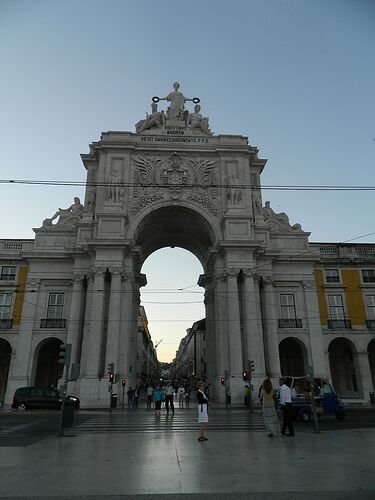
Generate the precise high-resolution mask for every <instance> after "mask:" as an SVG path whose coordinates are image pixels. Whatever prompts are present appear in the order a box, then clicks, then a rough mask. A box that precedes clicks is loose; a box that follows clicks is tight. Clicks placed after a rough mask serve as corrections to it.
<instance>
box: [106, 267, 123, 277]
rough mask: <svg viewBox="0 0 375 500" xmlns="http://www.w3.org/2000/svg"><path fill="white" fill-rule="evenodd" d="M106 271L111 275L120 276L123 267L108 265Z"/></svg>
mask: <svg viewBox="0 0 375 500" xmlns="http://www.w3.org/2000/svg"><path fill="white" fill-rule="evenodd" d="M108 271H109V273H110V274H111V275H112V276H120V277H122V275H123V273H124V269H123V268H122V267H109V268H108Z"/></svg>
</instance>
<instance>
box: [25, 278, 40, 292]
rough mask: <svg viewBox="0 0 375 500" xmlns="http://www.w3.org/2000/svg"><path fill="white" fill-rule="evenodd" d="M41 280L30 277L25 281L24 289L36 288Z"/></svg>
mask: <svg viewBox="0 0 375 500" xmlns="http://www.w3.org/2000/svg"><path fill="white" fill-rule="evenodd" d="M41 281H42V280H41V278H33V277H30V278H29V279H28V280H27V283H26V291H27V292H30V291H31V290H32V289H34V288H36V289H38V288H39V287H40V283H41Z"/></svg>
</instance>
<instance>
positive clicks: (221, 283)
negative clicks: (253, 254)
mask: <svg viewBox="0 0 375 500" xmlns="http://www.w3.org/2000/svg"><path fill="white" fill-rule="evenodd" d="M214 284H215V291H214V297H215V337H216V377H217V380H216V384H215V385H216V391H215V395H216V400H218V401H219V402H220V403H225V387H224V386H223V385H221V384H220V378H221V377H224V376H225V371H227V370H228V371H229V356H228V353H229V342H228V326H227V325H228V322H227V318H228V315H227V311H228V308H227V306H228V304H227V302H228V300H227V284H226V277H225V276H224V275H223V274H219V275H216V276H215V280H214Z"/></svg>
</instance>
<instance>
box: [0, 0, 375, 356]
mask: <svg viewBox="0 0 375 500" xmlns="http://www.w3.org/2000/svg"><path fill="white" fill-rule="evenodd" d="M374 26H375V2H374V1H373V0H309V1H307V0H283V1H280V0H262V1H260V0H259V1H253V0H244V1H240V0H232V1H231V2H228V1H227V0H226V1H221V0H211V1H208V0H206V1H202V0H200V1H196V0H190V1H189V2H181V1H178V0H175V1H173V2H172V1H165V0H160V1H159V2H156V3H155V2H150V1H145V0H137V1H136V2H130V1H128V2H127V1H123V0H119V1H115V0H107V1H106V2H103V1H97V0H79V1H77V0H64V1H57V0H55V1H54V0H33V1H30V0H25V1H21V0H1V1H0V61H1V80H0V81H1V84H0V85H1V92H0V117H1V118H0V151H1V164H0V165H1V167H0V168H1V170H0V177H1V178H2V179H10V178H12V179H53V180H56V179H57V180H62V179H65V180H77V181H84V180H85V170H84V168H83V166H82V164H81V160H80V156H79V155H80V153H86V152H88V144H89V143H90V142H92V141H96V140H98V139H99V137H100V133H101V132H102V131H106V130H134V123H136V122H137V121H138V120H139V119H141V118H143V117H144V115H145V112H146V111H148V109H149V105H150V102H151V97H152V96H153V95H162V94H163V95H166V94H167V93H168V92H169V91H170V90H171V85H172V83H173V82H174V81H175V80H178V81H179V82H180V83H181V90H182V91H183V92H184V93H185V95H189V96H198V97H200V99H201V105H202V112H203V113H204V115H206V116H209V117H210V124H211V129H212V130H213V131H214V132H215V133H216V134H220V133H226V134H241V135H245V136H248V137H249V141H250V144H251V145H255V146H257V147H259V155H260V156H261V157H263V158H268V164H267V166H266V169H265V171H264V174H263V177H262V183H263V184H264V185H301V184H331V185H337V184H340V185H371V186H374V185H375V173H374V168H375V162H374V157H375V140H374V138H375V109H374V108H375V104H374V93H375V91H374V89H375V64H374V54H375V29H374ZM83 193H84V191H83V188H68V187H35V186H19V185H9V184H8V185H0V209H1V215H2V216H1V222H0V238H25V237H26V238H32V237H33V236H34V233H33V231H32V228H33V227H40V226H41V223H42V221H43V219H44V218H46V217H51V216H52V214H53V213H54V212H55V211H56V209H57V208H58V207H60V206H62V207H66V206H69V205H70V204H71V203H72V200H73V196H75V195H78V196H80V197H81V198H83ZM265 200H270V201H271V206H272V207H273V208H274V210H275V211H276V212H286V213H287V214H288V215H289V218H290V221H291V223H292V224H294V223H296V222H299V223H300V224H301V225H302V228H303V229H304V230H306V231H311V238H310V239H311V241H336V242H340V241H347V240H350V239H352V238H356V237H359V236H362V235H364V234H367V233H373V232H374V231H375V222H374V217H373V212H374V210H373V207H374V201H373V200H374V193H373V192H371V191H369V192H344V193H343V192H300V191H296V192H291V191H287V192H280V191H268V190H264V191H263V201H265ZM356 241H359V242H365V241H370V242H374V241H375V234H372V235H370V236H367V237H365V238H360V239H358V240H356ZM166 259H168V260H166ZM167 261H168V266H166V262H167ZM172 262H173V263H175V266H176V267H175V270H174V272H171V273H169V270H171V265H172ZM157 269H163V272H162V273H161V274H160V275H159V276H158V275H157V272H158V271H157ZM182 269H184V272H185V274H183V273H182V271H181V270H182ZM144 271H145V272H147V276H148V281H149V283H150V285H149V288H150V287H152V288H168V287H173V288H183V287H186V286H190V285H193V284H194V283H196V280H197V278H198V275H199V274H200V273H201V272H202V270H201V267H200V265H199V263H198V261H197V260H196V259H195V257H194V256H192V255H190V256H186V252H184V251H180V250H178V249H175V251H172V250H171V249H170V250H169V251H167V250H164V251H161V252H159V253H156V254H154V255H152V256H151V257H150V258H149V259H148V260H147V261H146V263H145V266H144ZM167 275H168V276H169V277H168V276H167ZM146 290H147V289H146ZM192 290H193V291H198V288H197V287H196V288H195V289H192ZM163 296H165V298H164V299H163V300H164V301H167V302H168V301H177V300H181V301H182V299H181V297H178V298H175V296H174V295H166V294H163ZM149 297H152V296H151V294H147V295H146V294H144V295H143V296H142V300H144V301H145V302H146V300H147V301H151V299H150V298H149ZM160 297H161V294H157V295H155V301H158V300H159V301H160ZM186 297H188V298H187V299H186V300H189V301H194V300H196V298H197V297H201V296H200V295H199V294H191V295H190V294H189V295H187V294H186ZM146 298H147V299H146ZM154 306H156V309H155V308H154ZM145 307H146V311H147V313H148V316H149V319H150V323H151V324H150V328H151V331H152V333H153V336H154V338H156V340H160V339H161V338H163V342H162V343H161V344H160V347H159V348H158V350H159V352H160V354H161V358H162V359H168V358H171V357H173V355H174V352H175V350H176V348H177V345H178V343H179V341H180V339H181V338H182V336H183V335H184V333H185V329H186V328H187V327H188V326H189V325H191V323H192V322H193V321H195V320H197V319H200V317H202V316H203V314H204V311H203V307H202V305H194V304H193V305H189V304H181V305H173V306H168V305H166V304H159V305H152V304H149V305H147V304H146V303H145ZM170 307H172V309H170ZM168 308H169V309H168ZM172 314H176V317H177V318H181V319H185V318H186V319H187V320H188V321H187V322H185V323H184V322H181V321H180V322H172V321H168V322H161V321H160V322H156V320H158V319H162V318H171V317H172ZM153 320H154V323H153ZM171 339H172V340H171Z"/></svg>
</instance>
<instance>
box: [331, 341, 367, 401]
mask: <svg viewBox="0 0 375 500" xmlns="http://www.w3.org/2000/svg"><path fill="white" fill-rule="evenodd" d="M328 353H329V366H330V370H331V377H332V385H333V387H334V389H335V390H336V391H337V393H338V394H339V395H340V396H341V397H342V398H357V397H359V396H360V394H359V388H358V382H357V380H358V370H359V367H358V363H357V360H356V357H355V354H356V351H355V347H354V345H353V344H352V343H351V342H350V341H349V340H347V339H344V338H338V339H335V340H333V341H332V342H331V343H330V344H329V346H328Z"/></svg>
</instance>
